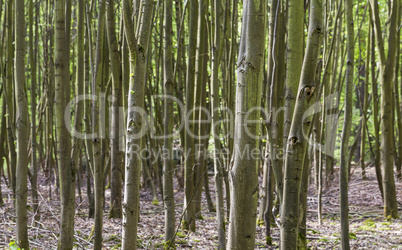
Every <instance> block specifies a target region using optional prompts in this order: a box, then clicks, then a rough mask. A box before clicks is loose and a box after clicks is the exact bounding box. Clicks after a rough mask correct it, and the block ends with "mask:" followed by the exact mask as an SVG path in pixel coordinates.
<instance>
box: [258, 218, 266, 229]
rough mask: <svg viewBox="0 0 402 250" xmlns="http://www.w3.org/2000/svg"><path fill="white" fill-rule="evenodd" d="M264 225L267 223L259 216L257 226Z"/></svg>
mask: <svg viewBox="0 0 402 250" xmlns="http://www.w3.org/2000/svg"><path fill="white" fill-rule="evenodd" d="M264 225H265V222H264V220H260V219H259V218H257V226H259V227H263V226H264Z"/></svg>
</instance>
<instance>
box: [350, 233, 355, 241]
mask: <svg viewBox="0 0 402 250" xmlns="http://www.w3.org/2000/svg"><path fill="white" fill-rule="evenodd" d="M349 239H352V240H355V239H357V237H356V234H355V233H349Z"/></svg>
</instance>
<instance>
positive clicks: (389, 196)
mask: <svg viewBox="0 0 402 250" xmlns="http://www.w3.org/2000/svg"><path fill="white" fill-rule="evenodd" d="M370 4H371V7H372V9H373V13H372V14H373V20H374V31H375V35H376V41H377V49H378V51H379V56H380V83H381V92H382V93H381V162H382V164H383V189H384V216H385V217H386V218H389V217H390V218H397V217H398V206H397V201H396V191H395V180H394V157H393V155H394V147H393V145H394V144H393V139H394V138H393V137H394V134H393V130H392V119H391V117H390V115H391V114H392V89H393V85H392V81H393V77H394V73H393V72H394V70H395V69H394V65H395V54H396V53H395V52H396V41H397V39H396V34H397V29H398V25H397V17H398V9H399V1H398V0H393V1H391V3H390V7H391V9H390V12H389V13H390V14H389V22H390V25H389V37H388V56H387V57H385V50H384V41H383V38H382V32H381V30H382V29H381V23H380V17H379V7H378V3H377V2H375V1H374V0H370Z"/></svg>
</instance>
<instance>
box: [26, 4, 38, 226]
mask: <svg viewBox="0 0 402 250" xmlns="http://www.w3.org/2000/svg"><path fill="white" fill-rule="evenodd" d="M38 14H39V13H38ZM33 36H34V33H33V0H30V1H29V45H28V46H29V64H30V68H31V171H32V179H31V184H32V187H31V189H32V202H33V210H34V214H35V220H37V221H39V218H40V216H39V200H38V189H37V188H38V185H37V180H38V166H37V163H36V80H37V79H36V62H35V51H34V49H33V40H34V39H33Z"/></svg>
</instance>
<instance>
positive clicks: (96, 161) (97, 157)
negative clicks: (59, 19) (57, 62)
mask: <svg viewBox="0 0 402 250" xmlns="http://www.w3.org/2000/svg"><path fill="white" fill-rule="evenodd" d="M105 8H106V0H100V1H99V3H98V25H97V36H96V48H95V51H96V52H95V63H94V71H95V72H93V74H92V75H93V77H92V124H91V125H92V133H93V134H92V138H91V139H92V140H91V143H92V153H93V165H92V166H93V176H94V191H95V192H94V193H95V226H94V249H101V248H102V228H103V199H104V195H103V186H104V183H103V159H102V158H103V151H102V144H103V143H102V141H103V132H104V131H102V128H103V125H104V124H103V123H102V121H103V118H104V117H103V115H102V114H103V112H104V110H103V106H102V104H103V97H102V96H101V94H102V90H103V88H104V87H103V85H104V82H103V77H104V76H103V73H104V67H106V66H105V65H104V59H103V58H104V55H105V53H104V40H105V39H104V38H105V10H106V9H105Z"/></svg>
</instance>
